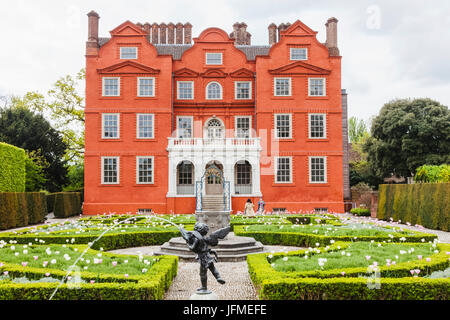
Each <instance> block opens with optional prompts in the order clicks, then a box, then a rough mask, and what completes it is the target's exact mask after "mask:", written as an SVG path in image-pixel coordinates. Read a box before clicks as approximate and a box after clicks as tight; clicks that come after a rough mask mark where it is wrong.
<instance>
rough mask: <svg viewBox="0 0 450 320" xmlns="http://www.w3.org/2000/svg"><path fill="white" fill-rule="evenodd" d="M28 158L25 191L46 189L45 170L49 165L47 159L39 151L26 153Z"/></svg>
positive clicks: (26, 160)
mask: <svg viewBox="0 0 450 320" xmlns="http://www.w3.org/2000/svg"><path fill="white" fill-rule="evenodd" d="M26 153H27V157H26V158H25V171H26V175H25V191H27V192H34V191H40V190H42V189H45V183H46V182H47V179H46V178H45V169H46V168H48V166H49V164H48V163H47V161H46V160H45V158H44V157H43V156H42V155H41V154H40V150H38V151H34V150H33V151H26Z"/></svg>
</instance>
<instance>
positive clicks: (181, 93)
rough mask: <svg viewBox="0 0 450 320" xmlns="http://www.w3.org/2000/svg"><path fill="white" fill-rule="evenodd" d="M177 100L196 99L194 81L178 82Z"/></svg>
mask: <svg viewBox="0 0 450 320" xmlns="http://www.w3.org/2000/svg"><path fill="white" fill-rule="evenodd" d="M177 86H178V89H177V92H178V95H177V98H178V99H179V100H191V99H194V82H193V81H178V82H177Z"/></svg>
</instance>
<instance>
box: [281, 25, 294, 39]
mask: <svg viewBox="0 0 450 320" xmlns="http://www.w3.org/2000/svg"><path fill="white" fill-rule="evenodd" d="M290 25H291V24H290V23H280V25H279V26H278V41H280V40H281V31H284V30H286V29H287V28H289V26H290Z"/></svg>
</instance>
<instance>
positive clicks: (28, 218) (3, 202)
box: [0, 192, 47, 230]
mask: <svg viewBox="0 0 450 320" xmlns="http://www.w3.org/2000/svg"><path fill="white" fill-rule="evenodd" d="M46 214H47V205H46V196H45V193H43V192H0V230H5V229H11V228H17V227H24V226H27V225H29V224H36V223H40V222H43V221H44V219H45V216H46Z"/></svg>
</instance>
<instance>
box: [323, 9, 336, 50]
mask: <svg viewBox="0 0 450 320" xmlns="http://www.w3.org/2000/svg"><path fill="white" fill-rule="evenodd" d="M337 23H338V19H336V18H334V17H332V18H330V19H328V21H327V23H326V24H325V26H326V28H327V40H326V41H325V46H326V47H327V48H328V52H329V53H330V56H339V49H338V45H337Z"/></svg>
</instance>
